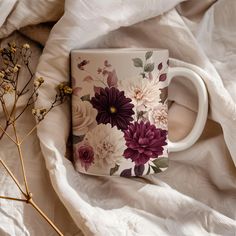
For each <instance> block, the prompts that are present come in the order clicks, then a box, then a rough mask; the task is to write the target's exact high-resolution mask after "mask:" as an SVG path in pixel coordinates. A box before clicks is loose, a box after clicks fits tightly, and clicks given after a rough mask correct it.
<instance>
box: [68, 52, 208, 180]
mask: <svg viewBox="0 0 236 236" xmlns="http://www.w3.org/2000/svg"><path fill="white" fill-rule="evenodd" d="M168 67H169V53H168V50H159V49H134V48H126V49H82V50H73V51H72V52H71V75H72V88H73V96H72V132H73V150H74V151H73V153H74V154H73V157H74V164H75V168H76V170H77V171H79V172H81V173H85V174H91V175H99V176H101V175H117V176H123V177H130V176H142V175H148V174H153V173H159V172H162V171H164V170H165V169H166V168H167V167H168V153H169V152H176V151H181V150H184V149H187V148H189V147H190V146H191V145H193V144H194V143H195V142H196V140H197V139H198V138H199V136H200V135H201V133H202V131H203V128H204V126H205V122H206V119H207V113H208V97H207V91H206V87H205V85H204V82H203V81H202V79H201V78H200V76H199V75H198V74H196V73H195V72H194V71H192V70H190V69H187V68H182V67H175V68H168ZM175 76H181V77H183V79H187V80H190V81H191V82H192V83H193V84H194V86H195V87H196V89H197V93H198V104H199V110H198V115H197V119H196V121H195V124H194V127H193V129H192V131H191V132H190V133H189V134H188V135H187V136H186V137H185V138H184V139H182V140H180V141H178V142H171V141H168V125H167V124H168V117H167V114H168V105H167V91H168V90H167V89H168V85H169V83H170V82H171V80H172V79H173V78H174V77H175Z"/></svg>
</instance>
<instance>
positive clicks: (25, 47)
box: [22, 43, 30, 49]
mask: <svg viewBox="0 0 236 236" xmlns="http://www.w3.org/2000/svg"><path fill="white" fill-rule="evenodd" d="M22 47H23V48H24V49H29V48H30V45H29V44H28V43H25V44H23V46H22Z"/></svg>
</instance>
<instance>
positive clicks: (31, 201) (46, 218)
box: [28, 198, 63, 236]
mask: <svg viewBox="0 0 236 236" xmlns="http://www.w3.org/2000/svg"><path fill="white" fill-rule="evenodd" d="M28 203H29V204H30V205H32V206H33V207H34V209H35V210H36V211H37V212H38V213H39V214H40V215H41V216H42V217H43V218H44V219H45V220H46V221H47V222H48V224H49V225H51V227H52V228H53V229H54V230H55V231H56V232H57V234H58V235H60V236H63V234H62V233H61V231H60V230H59V229H58V228H57V227H56V226H55V225H54V224H53V222H52V221H51V220H50V219H49V218H48V217H47V216H46V215H45V214H44V213H43V212H42V210H41V209H40V208H39V207H38V205H37V204H36V203H35V202H34V201H33V199H32V198H30V199H29V200H28Z"/></svg>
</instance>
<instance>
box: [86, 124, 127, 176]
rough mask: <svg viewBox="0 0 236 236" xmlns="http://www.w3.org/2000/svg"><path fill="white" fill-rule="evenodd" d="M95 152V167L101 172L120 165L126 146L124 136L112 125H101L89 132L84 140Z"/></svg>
mask: <svg viewBox="0 0 236 236" xmlns="http://www.w3.org/2000/svg"><path fill="white" fill-rule="evenodd" d="M84 140H85V141H86V142H88V143H89V144H90V145H91V146H92V147H93V150H94V163H95V164H94V165H95V166H96V167H99V168H101V172H102V171H104V170H109V169H110V168H111V167H114V166H115V164H120V163H121V161H122V159H123V158H124V157H123V153H124V150H125V148H126V146H125V140H124V134H123V132H122V131H120V130H118V129H117V128H116V127H111V125H110V124H106V125H105V124H100V125H98V126H96V127H95V128H94V129H92V130H91V131H89V132H88V133H87V134H86V136H85V139H84Z"/></svg>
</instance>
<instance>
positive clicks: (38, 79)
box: [34, 77, 44, 87]
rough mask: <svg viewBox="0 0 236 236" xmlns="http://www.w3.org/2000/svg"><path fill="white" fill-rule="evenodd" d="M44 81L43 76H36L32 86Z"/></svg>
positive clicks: (39, 84) (37, 85)
mask: <svg viewBox="0 0 236 236" xmlns="http://www.w3.org/2000/svg"><path fill="white" fill-rule="evenodd" d="M43 83H44V78H43V77H38V78H36V79H35V81H34V86H35V87H39V86H41V85H42V84H43Z"/></svg>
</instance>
